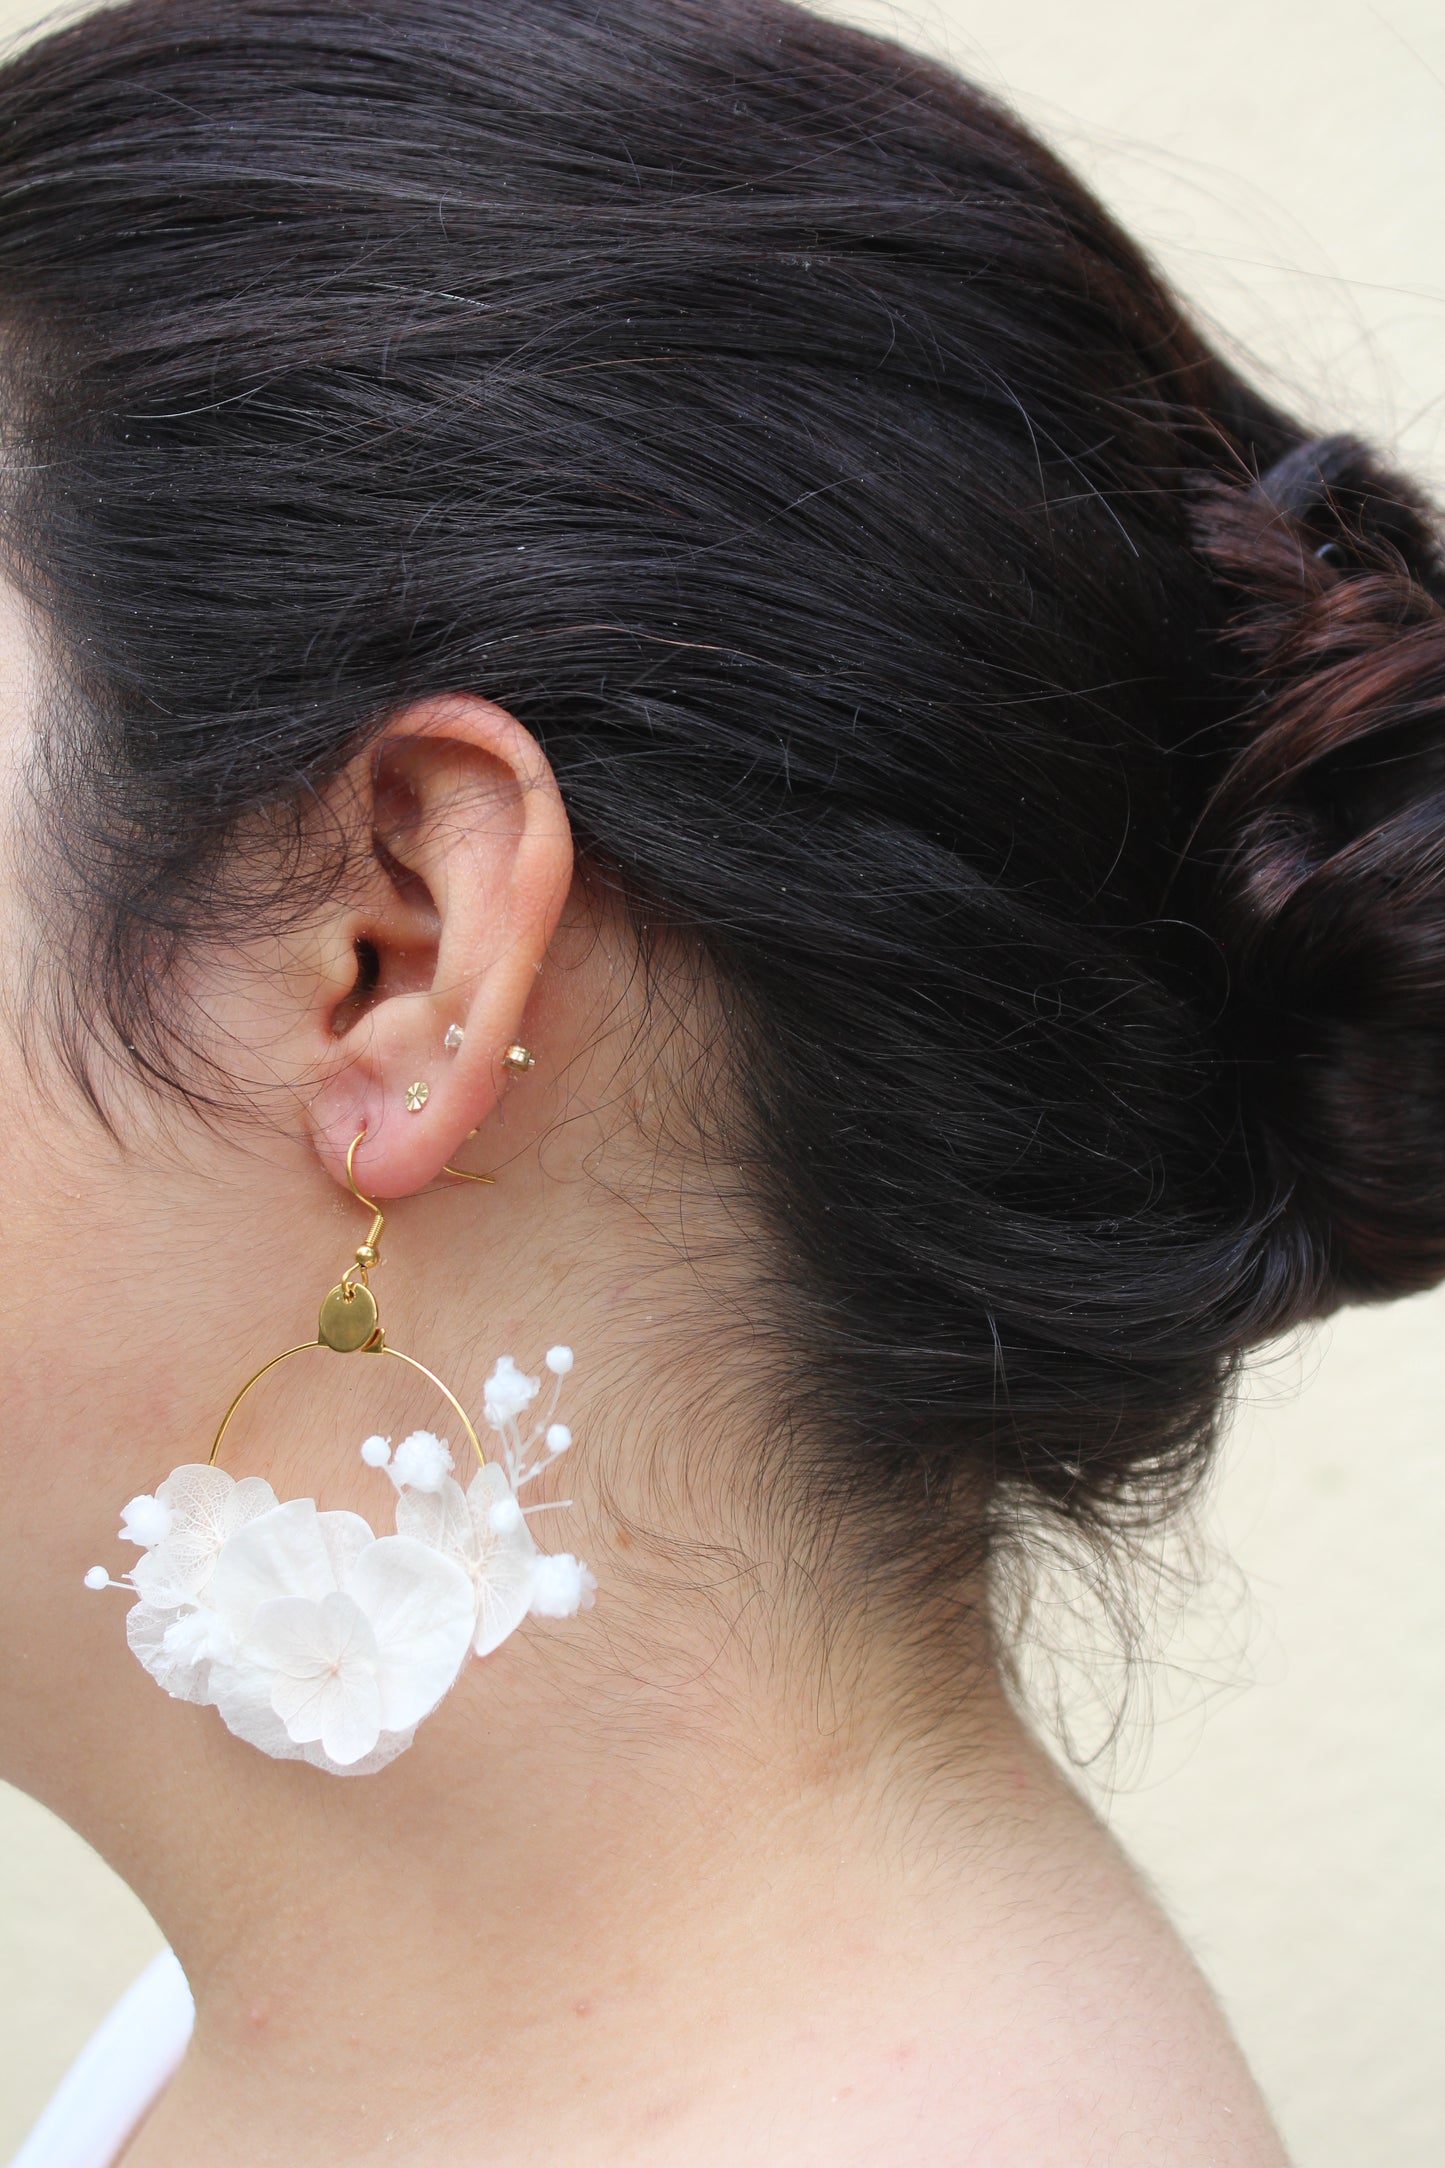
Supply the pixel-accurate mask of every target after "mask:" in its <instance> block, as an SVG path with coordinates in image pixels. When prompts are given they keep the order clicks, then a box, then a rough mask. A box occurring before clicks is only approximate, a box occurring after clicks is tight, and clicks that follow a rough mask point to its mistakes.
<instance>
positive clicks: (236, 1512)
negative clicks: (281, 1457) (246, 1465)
mask: <svg viewBox="0 0 1445 2168" xmlns="http://www.w3.org/2000/svg"><path fill="white" fill-rule="evenodd" d="M280 1502H281V1501H280V1500H279V1499H278V1497H277V1496H276V1493H275V1491H273V1490H272V1488H271V1486H270V1484H269V1483H268V1482H267V1481H266V1478H265V1477H264V1476H263V1475H243V1476H242V1477H241V1480H240V1481H239V1483H237V1485H236V1487H235V1489H234V1490H233V1491H232V1492H231V1495H230V1498H229V1499H228V1500H227V1501H226V1504H225V1505H224V1506H223V1507H222V1509H221V1519H222V1524H223V1530H224V1534H225V1535H227V1536H233V1535H234V1534H235V1533H236V1530H237V1529H238V1528H244V1527H245V1525H246V1523H247V1522H248V1521H254V1520H256V1519H257V1518H258V1517H259V1515H261V1514H262V1513H269V1512H270V1510H271V1508H272V1506H274V1505H279V1504H280Z"/></svg>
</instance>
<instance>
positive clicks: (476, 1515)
mask: <svg viewBox="0 0 1445 2168" xmlns="http://www.w3.org/2000/svg"><path fill="white" fill-rule="evenodd" d="M503 1501H507V1502H512V1501H513V1492H512V1486H511V1484H510V1483H509V1482H508V1481H507V1475H506V1470H505V1469H503V1468H500V1467H498V1465H497V1463H496V1462H495V1461H492V1460H489V1461H488V1462H487V1464H486V1466H485V1467H484V1468H479V1469H478V1470H477V1472H476V1474H475V1475H474V1476H473V1478H472V1481H471V1484H470V1487H469V1488H468V1491H467V1508H468V1511H469V1512H470V1514H471V1518H472V1575H473V1579H474V1580H475V1582H476V1589H477V1624H476V1632H475V1634H474V1635H473V1638H472V1649H473V1652H474V1654H476V1655H478V1656H490V1655H491V1653H492V1651H493V1649H496V1648H500V1647H501V1645H502V1643H503V1642H504V1641H505V1640H506V1639H507V1637H508V1635H509V1634H512V1633H515V1632H516V1630H517V1628H518V1627H519V1626H520V1625H521V1623H522V1621H523V1619H524V1618H525V1617H526V1616H527V1612H528V1609H529V1608H530V1605H531V1601H532V1566H533V1563H534V1561H535V1559H536V1558H537V1555H538V1552H537V1545H536V1542H535V1540H534V1538H533V1535H532V1531H531V1529H530V1528H529V1527H528V1526H527V1523H526V1521H525V1520H519V1521H518V1522H517V1524H516V1526H515V1527H513V1528H510V1529H505V1530H503V1529H496V1528H493V1526H492V1524H491V1514H492V1508H493V1506H494V1505H498V1504H500V1503H502V1502H503Z"/></svg>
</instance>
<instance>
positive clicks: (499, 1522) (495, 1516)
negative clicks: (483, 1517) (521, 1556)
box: [487, 1494, 522, 1536]
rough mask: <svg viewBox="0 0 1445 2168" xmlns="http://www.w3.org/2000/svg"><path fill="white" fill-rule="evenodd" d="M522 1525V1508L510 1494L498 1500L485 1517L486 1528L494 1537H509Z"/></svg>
mask: <svg viewBox="0 0 1445 2168" xmlns="http://www.w3.org/2000/svg"><path fill="white" fill-rule="evenodd" d="M521 1525H522V1508H521V1507H520V1506H519V1505H518V1503H517V1501H516V1499H515V1498H513V1497H512V1496H511V1495H510V1494H509V1495H508V1496H507V1497H505V1498H499V1499H498V1500H497V1502H496V1504H495V1505H494V1506H493V1507H492V1509H491V1511H490V1512H489V1513H488V1515H487V1526H488V1528H490V1529H491V1531H492V1534H493V1535H494V1536H510V1535H511V1533H512V1531H513V1530H514V1529H516V1528H520V1527H521Z"/></svg>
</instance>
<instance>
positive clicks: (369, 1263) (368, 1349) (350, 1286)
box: [206, 1129, 492, 1468]
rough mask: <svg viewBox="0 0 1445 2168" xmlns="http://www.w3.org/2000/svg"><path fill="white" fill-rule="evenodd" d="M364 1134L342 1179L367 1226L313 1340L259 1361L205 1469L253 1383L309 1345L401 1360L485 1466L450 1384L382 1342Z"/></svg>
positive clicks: (377, 1220) (380, 1215)
mask: <svg viewBox="0 0 1445 2168" xmlns="http://www.w3.org/2000/svg"><path fill="white" fill-rule="evenodd" d="M365 1135H366V1131H365V1130H364V1129H362V1130H359V1131H358V1132H357V1134H356V1135H355V1136H354V1137H353V1138H352V1140H351V1143H350V1145H349V1147H348V1149H347V1153H346V1180H347V1185H348V1187H349V1188H350V1191H351V1194H352V1196H353V1197H354V1198H355V1199H356V1201H357V1203H358V1204H362V1205H365V1207H366V1209H367V1211H368V1212H370V1213H371V1214H372V1221H371V1226H370V1228H369V1229H368V1230H367V1235H366V1240H365V1241H364V1242H358V1244H357V1245H356V1254H355V1256H354V1258H353V1259H352V1262H351V1263H350V1264H349V1265H348V1266H347V1268H346V1270H345V1271H344V1272H343V1273H342V1275H341V1278H340V1279H339V1280H338V1281H337V1283H336V1285H335V1287H333V1288H331V1289H330V1290H329V1291H328V1292H327V1294H326V1296H325V1298H324V1300H323V1301H322V1304H321V1314H320V1316H319V1318H318V1319H317V1323H316V1338H315V1339H314V1340H302V1341H299V1342H298V1343H297V1345H296V1346H295V1347H288V1348H284V1349H283V1350H282V1352H281V1353H280V1354H279V1355H273V1356H272V1357H271V1360H270V1361H269V1362H268V1363H262V1365H261V1367H260V1369H259V1370H257V1371H255V1372H254V1373H253V1374H252V1375H251V1376H250V1377H249V1378H247V1380H246V1382H245V1384H244V1385H243V1386H242V1387H241V1390H240V1391H239V1392H238V1393H237V1395H236V1397H235V1399H234V1400H233V1401H232V1402H231V1405H230V1406H229V1408H227V1410H226V1412H225V1414H224V1415H223V1416H222V1417H221V1427H220V1429H219V1430H218V1431H217V1432H216V1436H215V1440H214V1442H213V1444H212V1446H211V1450H210V1453H209V1454H208V1456H207V1459H206V1465H207V1467H208V1468H214V1467H215V1466H216V1464H217V1461H218V1460H219V1458H220V1452H221V1444H222V1441H223V1440H224V1438H225V1435H226V1432H227V1431H228V1430H229V1429H230V1427H231V1419H232V1417H233V1416H234V1415H235V1413H236V1411H237V1409H238V1408H239V1407H240V1405H241V1403H242V1401H243V1400H244V1399H245V1398H246V1395H247V1394H248V1393H249V1392H250V1390H251V1388H252V1386H254V1385H259V1384H260V1382H261V1380H262V1378H264V1377H266V1376H267V1375H268V1374H269V1373H270V1372H271V1371H272V1370H275V1369H278V1368H279V1367H280V1365H281V1364H282V1363H285V1362H289V1361H290V1360H291V1358H292V1356H293V1355H308V1354H310V1353H311V1351H312V1349H313V1348H329V1349H330V1350H331V1352H332V1353H333V1354H335V1355H390V1356H391V1357H392V1358H393V1360H394V1361H396V1362H399V1363H405V1364H406V1365H407V1367H408V1369H410V1370H416V1371H419V1372H420V1374H421V1376H422V1377H424V1378H426V1379H427V1380H428V1381H429V1382H430V1383H431V1384H433V1385H434V1386H435V1387H436V1389H437V1391H438V1392H439V1393H440V1394H441V1396H442V1398H443V1400H445V1401H446V1403H447V1405H448V1407H450V1408H451V1409H452V1410H453V1412H454V1413H455V1415H456V1417H457V1420H458V1421H459V1422H460V1424H461V1425H462V1428H463V1429H464V1430H465V1432H466V1434H467V1442H468V1444H469V1445H470V1446H471V1448H472V1450H473V1452H474V1453H475V1454H476V1456H477V1465H478V1467H480V1468H485V1466H486V1464H487V1456H486V1454H485V1453H484V1452H483V1451H482V1441H481V1439H480V1438H479V1437H478V1436H477V1434H476V1431H475V1430H474V1429H473V1428H472V1423H471V1418H470V1417H469V1416H468V1414H467V1411H466V1409H465V1408H464V1407H463V1406H462V1404H461V1402H460V1401H459V1400H458V1398H457V1396H456V1394H455V1393H454V1392H453V1391H452V1390H451V1387H450V1386H448V1385H444V1384H443V1383H442V1381H441V1379H440V1378H439V1377H438V1376H437V1374H436V1372H435V1371H434V1370H428V1369H427V1367H426V1364H425V1363H419V1362H418V1361H417V1359H416V1357H415V1356H414V1355H403V1353H402V1351H401V1349H400V1348H396V1347H388V1346H387V1344H386V1334H385V1332H384V1331H383V1329H382V1324H381V1317H380V1313H379V1311H378V1310H377V1306H376V1297H375V1295H373V1293H372V1292H371V1286H370V1283H369V1278H368V1275H369V1274H370V1273H371V1271H372V1270H373V1268H374V1267H375V1266H377V1265H379V1264H380V1263H381V1236H382V1230H383V1228H384V1227H385V1226H386V1215H385V1213H384V1212H383V1211H382V1209H381V1206H380V1205H379V1204H377V1202H376V1201H375V1199H374V1198H372V1197H367V1196H365V1195H363V1193H362V1191H361V1190H360V1189H359V1188H358V1187H357V1183H356V1153H357V1147H358V1146H359V1145H360V1144H361V1142H362V1139H363V1138H364V1137H365ZM447 1171H448V1172H449V1173H450V1172H453V1171H459V1170H452V1169H448V1170H447ZM465 1179H468V1180H474V1181H479V1182H490V1181H491V1180H492V1176H491V1175H488V1174H483V1175H475V1176H469V1177H465Z"/></svg>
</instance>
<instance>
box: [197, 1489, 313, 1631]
mask: <svg viewBox="0 0 1445 2168" xmlns="http://www.w3.org/2000/svg"><path fill="white" fill-rule="evenodd" d="M320 1518H321V1516H320V1515H319V1514H318V1513H317V1511H316V1502H315V1500H314V1499H311V1498H292V1499H290V1500H288V1502H287V1503H286V1504H285V1505H284V1506H273V1507H272V1508H271V1510H270V1512H269V1513H262V1514H258V1516H257V1517H256V1519H255V1520H253V1521H249V1522H248V1523H247V1524H246V1526H245V1527H244V1528H240V1529H238V1530H237V1531H236V1533H235V1535H233V1536H231V1537H230V1538H229V1539H228V1540H227V1542H226V1543H225V1545H224V1546H223V1548H222V1551H221V1555H220V1557H219V1558H218V1559H217V1561H216V1569H215V1572H214V1573H213V1574H212V1576H211V1583H210V1587H209V1589H208V1591H207V1597H208V1601H209V1603H210V1606H211V1609H212V1610H213V1611H219V1612H220V1614H221V1616H222V1617H223V1618H224V1619H225V1621H226V1623H227V1625H228V1626H230V1628H231V1630H232V1632H233V1633H235V1634H237V1635H239V1636H241V1637H243V1638H244V1636H245V1634H246V1629H247V1627H248V1626H249V1625H250V1622H251V1620H252V1618H253V1617H254V1615H255V1613H256V1612H257V1611H258V1610H259V1609H260V1607H261V1605H262V1604H263V1603H275V1602H276V1601H277V1600H278V1599H279V1598H281V1597H283V1596H304V1597H307V1598H308V1599H309V1600H310V1601H311V1602H313V1603H319V1602H320V1600H321V1598H322V1597H323V1596H328V1595H330V1594H331V1592H332V1591H333V1590H334V1589H335V1587H336V1575H335V1573H334V1572H333V1571H332V1566H331V1559H330V1556H329V1554H328V1552H327V1548H326V1541H325V1538H324V1536H323V1534H322V1531H321V1528H320V1526H319V1522H320Z"/></svg>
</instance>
